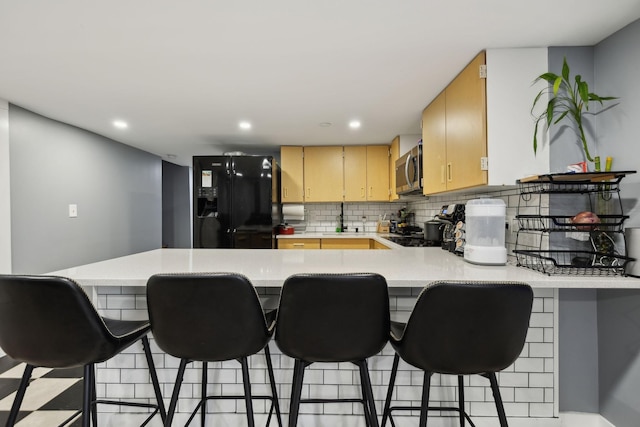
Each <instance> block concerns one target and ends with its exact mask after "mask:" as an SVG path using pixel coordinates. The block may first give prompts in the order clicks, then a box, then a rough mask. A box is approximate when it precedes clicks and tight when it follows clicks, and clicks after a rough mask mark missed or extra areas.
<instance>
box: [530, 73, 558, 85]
mask: <svg viewBox="0 0 640 427" xmlns="http://www.w3.org/2000/svg"><path fill="white" fill-rule="evenodd" d="M557 78H558V76H557V75H556V74H555V73H544V74H541V75H539V76H538V78H536V79H535V80H534V83H535V82H538V81H540V80H545V81H547V82H549V83H553V82H554V81H555V80H556V79H557Z"/></svg>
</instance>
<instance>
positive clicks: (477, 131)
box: [422, 52, 487, 194]
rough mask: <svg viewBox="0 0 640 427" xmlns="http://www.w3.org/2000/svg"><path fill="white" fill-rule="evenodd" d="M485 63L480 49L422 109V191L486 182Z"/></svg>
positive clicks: (463, 186)
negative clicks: (482, 73)
mask: <svg viewBox="0 0 640 427" xmlns="http://www.w3.org/2000/svg"><path fill="white" fill-rule="evenodd" d="M485 63H486V60H485V53H484V52H481V53H480V54H478V55H477V56H476V57H475V58H474V59H473V61H471V63H470V64H469V65H467V66H466V67H465V68H464V70H462V72H461V73H460V74H458V76H456V78H455V79H454V80H453V81H452V82H451V83H450V84H449V85H448V86H447V87H446V89H445V90H444V91H443V92H442V93H441V94H440V95H438V97H436V99H434V100H433V102H432V103H431V104H429V106H428V107H427V108H426V109H425V110H424V111H423V114H422V148H423V177H424V181H423V182H424V190H423V192H424V194H434V193H440V192H443V191H451V190H460V189H463V188H469V187H476V186H481V185H486V184H487V171H486V170H483V169H482V168H481V160H482V158H483V157H484V158H486V157H487V127H486V126H487V125H486V124H487V108H486V105H487V103H486V80H485V78H484V77H481V75H480V69H481V66H483V65H485Z"/></svg>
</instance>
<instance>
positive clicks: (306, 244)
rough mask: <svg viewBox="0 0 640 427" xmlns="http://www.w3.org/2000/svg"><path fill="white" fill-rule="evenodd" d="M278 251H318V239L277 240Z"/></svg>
mask: <svg viewBox="0 0 640 427" xmlns="http://www.w3.org/2000/svg"><path fill="white" fill-rule="evenodd" d="M278 249H320V239H278Z"/></svg>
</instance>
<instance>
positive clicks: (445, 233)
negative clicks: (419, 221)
mask: <svg viewBox="0 0 640 427" xmlns="http://www.w3.org/2000/svg"><path fill="white" fill-rule="evenodd" d="M464 206H465V205H464V204H462V203H452V204H450V205H444V206H442V209H440V212H439V213H438V214H437V215H436V217H437V218H438V219H440V220H442V221H443V222H445V225H444V228H443V230H442V244H441V245H440V246H441V248H442V249H445V250H447V251H449V252H455V250H456V224H457V223H458V222H460V221H462V222H464Z"/></svg>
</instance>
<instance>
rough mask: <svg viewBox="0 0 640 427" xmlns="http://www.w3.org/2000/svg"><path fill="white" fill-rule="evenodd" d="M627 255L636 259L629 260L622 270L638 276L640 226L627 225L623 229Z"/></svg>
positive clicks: (639, 272)
mask: <svg viewBox="0 0 640 427" xmlns="http://www.w3.org/2000/svg"><path fill="white" fill-rule="evenodd" d="M624 238H625V244H626V247H627V256H628V257H630V258H635V259H636V260H637V261H629V262H627V265H626V266H625V270H624V272H625V273H626V274H627V275H629V276H633V277H640V228H638V227H627V228H625V229H624Z"/></svg>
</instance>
